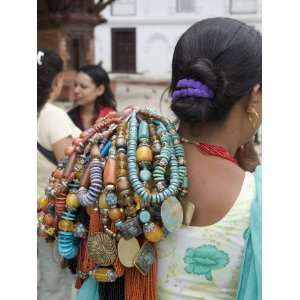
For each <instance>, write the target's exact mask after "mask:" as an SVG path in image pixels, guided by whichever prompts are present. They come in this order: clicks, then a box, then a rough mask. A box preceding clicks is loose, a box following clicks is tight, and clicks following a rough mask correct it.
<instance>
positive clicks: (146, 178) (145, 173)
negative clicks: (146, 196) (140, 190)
mask: <svg viewBox="0 0 300 300" xmlns="http://www.w3.org/2000/svg"><path fill="white" fill-rule="evenodd" d="M140 178H141V180H142V181H145V182H146V181H149V180H150V179H151V172H150V171H149V170H148V169H146V168H145V169H143V170H142V171H141V172H140Z"/></svg>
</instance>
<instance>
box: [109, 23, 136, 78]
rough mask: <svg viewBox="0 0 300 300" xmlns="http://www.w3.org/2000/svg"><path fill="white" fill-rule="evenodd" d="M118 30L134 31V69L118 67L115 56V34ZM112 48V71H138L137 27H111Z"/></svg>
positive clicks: (129, 72) (131, 72) (130, 72)
mask: <svg viewBox="0 0 300 300" xmlns="http://www.w3.org/2000/svg"><path fill="white" fill-rule="evenodd" d="M116 32H134V46H135V47H134V58H135V59H134V67H133V70H130V71H128V70H118V69H116V60H115V56H116V47H114V45H115V38H116V36H115V34H114V33H116ZM111 49H112V53H111V54H112V56H111V70H112V73H125V74H126V73H127V74H135V73H136V59H137V57H136V52H137V51H136V28H135V27H132V28H111Z"/></svg>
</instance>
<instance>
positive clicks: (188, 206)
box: [181, 200, 195, 226]
mask: <svg viewBox="0 0 300 300" xmlns="http://www.w3.org/2000/svg"><path fill="white" fill-rule="evenodd" d="M181 204H182V207H183V224H185V225H188V226H189V225H190V224H191V222H192V219H193V216H194V212H195V204H194V203H192V202H191V201H189V200H184V201H183V202H182V203H181Z"/></svg>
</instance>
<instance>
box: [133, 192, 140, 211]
mask: <svg viewBox="0 0 300 300" xmlns="http://www.w3.org/2000/svg"><path fill="white" fill-rule="evenodd" d="M133 201H134V203H135V205H136V209H137V210H139V209H141V201H142V199H141V197H140V196H139V195H138V194H136V193H134V195H133Z"/></svg>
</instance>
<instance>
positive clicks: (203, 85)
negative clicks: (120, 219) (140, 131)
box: [158, 18, 262, 300]
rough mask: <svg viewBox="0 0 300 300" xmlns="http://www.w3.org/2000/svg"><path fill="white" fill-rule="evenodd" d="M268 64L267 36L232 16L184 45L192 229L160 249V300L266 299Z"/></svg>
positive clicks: (180, 99)
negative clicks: (259, 135)
mask: <svg viewBox="0 0 300 300" xmlns="http://www.w3.org/2000/svg"><path fill="white" fill-rule="evenodd" d="M261 60H262V51H261V34H260V33H259V32H257V31H256V30H255V29H254V28H253V27H250V26H248V25H246V24H244V23H242V22H240V21H237V20H234V19H229V18H211V19H206V20H203V21H200V22H198V23H196V24H194V25H193V26H192V27H190V28H189V29H188V30H187V31H186V32H185V33H184V34H183V35H182V36H181V38H180V39H179V41H178V43H177V45H176V47H175V51H174V55H173V61H172V82H171V86H170V92H171V95H172V104H171V109H172V111H173V112H174V113H175V115H176V116H177V118H178V120H179V121H180V125H179V129H178V131H179V134H180V136H181V137H182V141H183V142H185V153H186V165H187V169H188V177H189V192H188V195H187V198H188V201H187V202H186V203H185V204H184V208H185V210H184V216H185V225H183V226H182V228H181V229H180V230H179V231H178V232H177V233H173V234H170V235H168V236H167V238H166V239H165V240H163V241H162V242H160V243H159V246H158V257H159V263H158V286H159V287H158V297H159V299H163V300H167V299H172V300H179V299H180V300H183V299H184V300H189V299H190V300H192V299H193V300H195V299H199V300H200V299H206V300H221V299H222V300H233V299H243V300H248V299H249V300H250V299H251V300H253V299H261V277H260V276H261V270H260V255H261V253H260V251H261V248H260V247H261V244H260V243H261V235H260V222H261V218H260V203H259V200H260V180H259V176H260V167H257V168H256V165H257V164H258V160H257V156H256V155H253V153H255V152H254V151H253V138H254V135H255V133H256V132H257V129H258V128H259V127H260V125H261V115H262V93H261V91H262V90H261V88H262V82H261V71H262V69H261V68H262V61H261ZM249 153H250V154H252V157H249ZM255 168H256V173H255V174H254V173H252V172H253V171H254V170H255ZM249 171H251V172H249ZM246 275H247V276H246Z"/></svg>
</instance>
